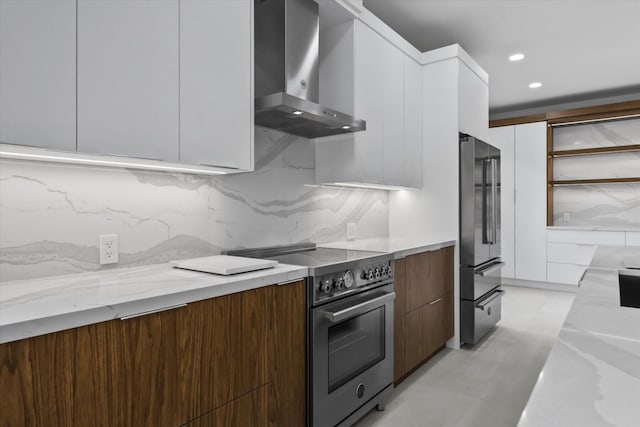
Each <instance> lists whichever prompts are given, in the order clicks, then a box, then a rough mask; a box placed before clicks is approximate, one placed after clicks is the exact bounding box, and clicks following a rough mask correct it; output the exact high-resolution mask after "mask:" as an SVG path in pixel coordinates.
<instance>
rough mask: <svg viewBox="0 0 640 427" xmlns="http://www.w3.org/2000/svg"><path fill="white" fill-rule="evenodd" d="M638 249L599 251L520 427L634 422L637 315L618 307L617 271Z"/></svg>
mask: <svg viewBox="0 0 640 427" xmlns="http://www.w3.org/2000/svg"><path fill="white" fill-rule="evenodd" d="M628 256H634V257H636V256H637V257H640V248H630V247H627V248H621V247H615V248H614V247H606V246H601V247H599V248H598V249H597V251H596V253H595V255H594V257H593V260H592V262H591V265H590V267H589V269H588V270H587V272H586V274H585V276H584V278H583V279H582V281H581V282H580V287H579V289H578V292H577V294H576V298H575V300H574V302H573V305H572V306H571V309H570V310H569V313H568V314H567V318H566V319H565V322H564V325H563V326H562V329H561V331H560V334H559V335H558V338H557V340H556V342H555V344H554V346H553V348H552V350H551V352H550V354H549V357H548V359H547V362H546V364H545V366H544V368H543V370H542V371H541V372H540V376H539V378H538V381H537V383H536V386H535V388H534V390H533V392H532V394H531V396H530V398H529V401H528V403H527V406H526V408H525V410H524V411H523V413H522V417H521V419H520V422H519V424H518V426H519V427H534V426H535V427H550V426H567V427H568V426H580V427H591V426H593V427H596V426H598V427H600V426H615V427H627V426H628V427H631V426H637V425H638V422H639V420H640V309H638V308H630V307H621V306H620V299H619V289H618V271H619V270H621V269H623V268H624V265H623V259H624V258H625V257H628Z"/></svg>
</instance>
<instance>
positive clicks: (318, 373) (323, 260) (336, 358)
mask: <svg viewBox="0 0 640 427" xmlns="http://www.w3.org/2000/svg"><path fill="white" fill-rule="evenodd" d="M228 254H229V255H238V256H248V257H255V258H267V259H273V260H277V261H279V262H281V263H284V264H293V265H300V266H304V267H307V268H308V269H309V276H308V278H307V308H308V354H307V359H308V369H307V372H308V375H307V382H308V384H307V398H308V421H309V425H311V426H316V427H327V426H349V425H352V424H353V423H354V422H355V421H357V420H358V419H360V418H361V417H362V416H363V415H365V414H366V413H367V412H369V411H370V410H371V409H373V408H374V407H375V408H376V409H378V410H384V405H385V401H386V399H387V398H388V396H389V395H390V393H391V391H392V390H393V300H394V298H395V293H394V292H393V256H392V255H390V254H385V253H379V252H369V251H352V250H345V249H329V248H317V247H316V246H315V245H314V244H303V245H292V246H279V247H269V248H257V249H244V250H239V251H230V252H228Z"/></svg>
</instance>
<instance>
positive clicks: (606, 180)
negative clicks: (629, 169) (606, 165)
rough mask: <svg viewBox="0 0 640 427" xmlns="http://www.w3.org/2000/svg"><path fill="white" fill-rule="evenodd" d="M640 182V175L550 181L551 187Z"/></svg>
mask: <svg viewBox="0 0 640 427" xmlns="http://www.w3.org/2000/svg"><path fill="white" fill-rule="evenodd" d="M630 182H640V177H631V178H597V179H566V180H559V181H551V182H549V187H553V186H559V185H588V184H624V183H627V184H628V183H630Z"/></svg>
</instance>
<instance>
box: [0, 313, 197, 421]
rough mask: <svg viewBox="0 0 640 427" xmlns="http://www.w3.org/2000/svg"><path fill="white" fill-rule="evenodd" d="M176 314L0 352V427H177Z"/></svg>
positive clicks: (41, 339) (2, 348) (27, 343)
mask: <svg viewBox="0 0 640 427" xmlns="http://www.w3.org/2000/svg"><path fill="white" fill-rule="evenodd" d="M178 311H179V310H171V311H165V312H162V313H156V314H150V315H147V316H142V317H136V318H133V319H129V320H124V321H123V320H113V321H109V322H103V323H97V324H94V325H89V326H83V327H80V328H75V329H70V330H66V331H61V332H56V333H52V334H47V335H42V336H38V337H34V338H28V339H24V340H20V341H15V342H11V343H7V344H3V345H0V361H2V362H1V363H2V365H1V366H0V395H1V396H2V398H1V399H0V414H1V417H2V418H1V423H2V426H134V425H135V426H145V425H148V426H151V425H154V426H156V425H157V426H159V425H179V424H180V423H181V422H183V421H184V420H185V419H182V418H181V417H180V402H179V388H178V371H177V369H176V363H177V360H176V351H175V346H176V329H175V326H176V315H177V314H176V313H177V312H178Z"/></svg>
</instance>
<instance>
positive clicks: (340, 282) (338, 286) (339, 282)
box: [336, 277, 344, 289]
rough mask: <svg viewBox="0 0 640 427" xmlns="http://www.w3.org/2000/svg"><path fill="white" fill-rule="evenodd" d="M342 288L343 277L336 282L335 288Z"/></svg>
mask: <svg viewBox="0 0 640 427" xmlns="http://www.w3.org/2000/svg"><path fill="white" fill-rule="evenodd" d="M342 288H344V279H343V278H342V277H341V278H339V279H338V281H337V282H336V289H342Z"/></svg>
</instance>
